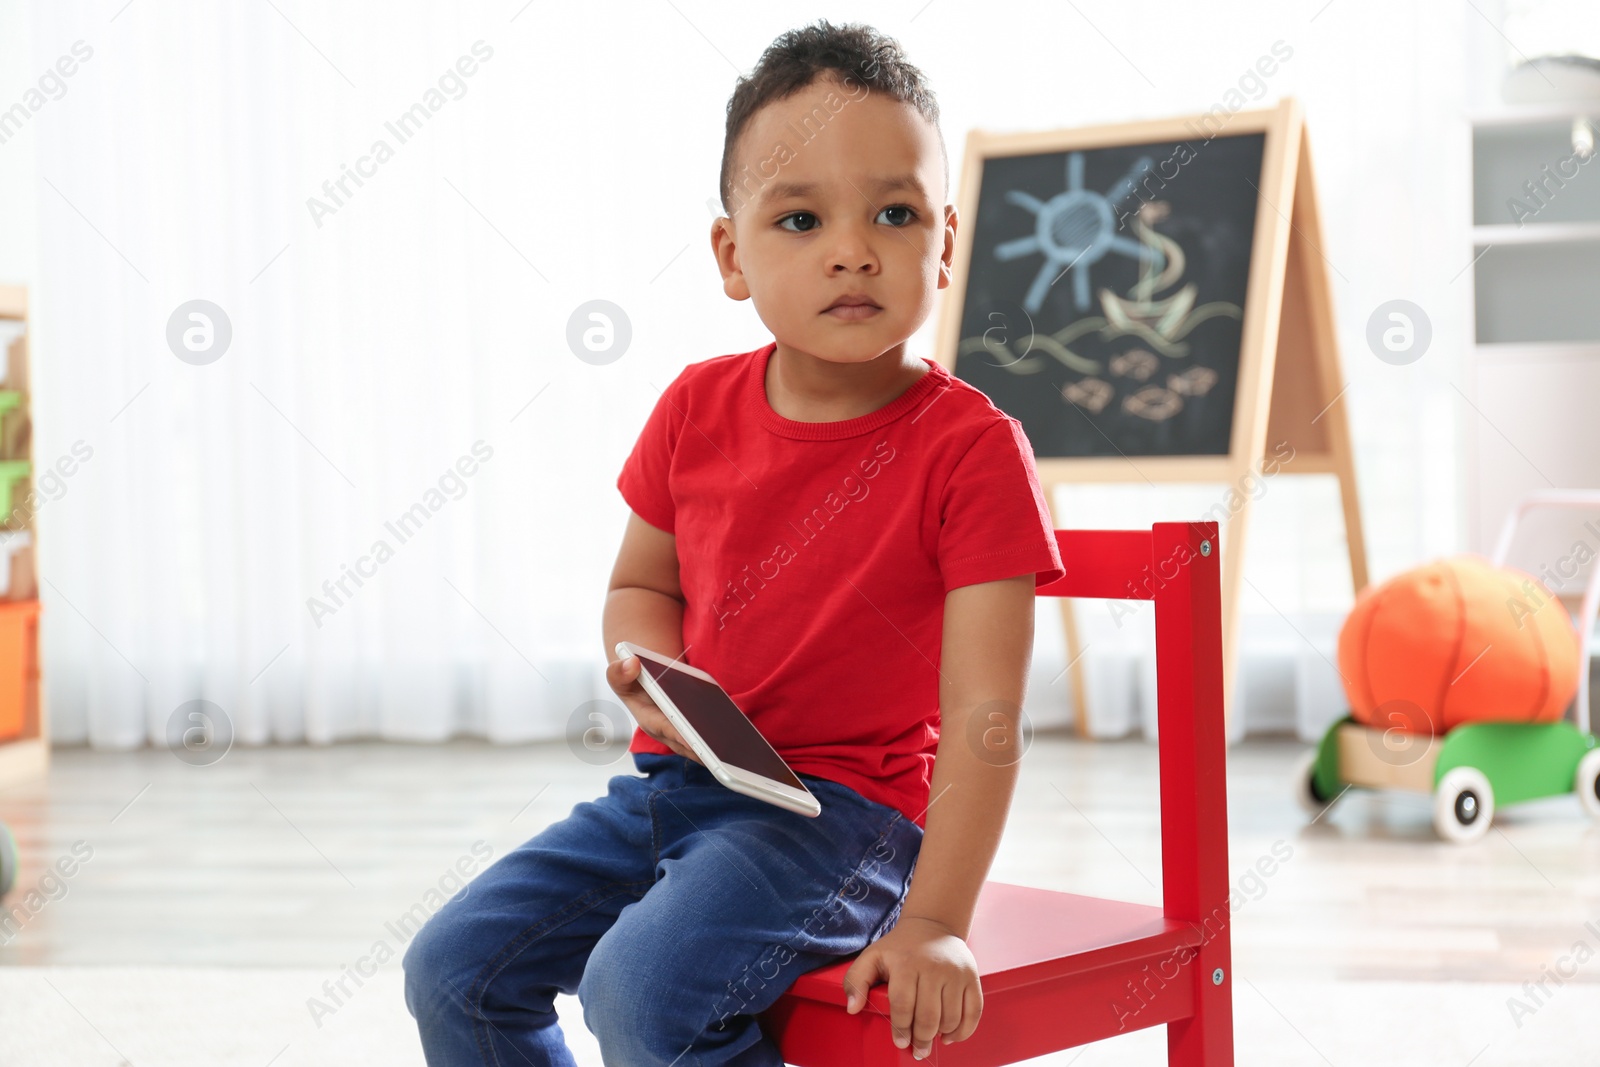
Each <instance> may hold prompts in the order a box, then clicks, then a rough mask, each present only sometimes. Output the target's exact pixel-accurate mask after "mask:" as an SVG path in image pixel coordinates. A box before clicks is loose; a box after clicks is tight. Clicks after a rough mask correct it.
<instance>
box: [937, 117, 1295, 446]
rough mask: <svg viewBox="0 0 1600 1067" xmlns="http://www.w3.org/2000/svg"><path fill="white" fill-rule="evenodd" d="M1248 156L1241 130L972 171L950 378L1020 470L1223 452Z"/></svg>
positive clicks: (1243, 280)
mask: <svg viewBox="0 0 1600 1067" xmlns="http://www.w3.org/2000/svg"><path fill="white" fill-rule="evenodd" d="M1264 147H1265V134H1264V133H1262V132H1250V133H1241V134H1231V135H1229V134H1221V135H1217V136H1213V137H1211V138H1210V139H1209V140H1207V139H1206V138H1205V137H1204V136H1196V137H1193V138H1191V139H1186V140H1169V141H1158V142H1152V143H1146V144H1119V145H1113V146H1103V147H1087V148H1079V149H1073V150H1070V151H1047V152H1041V153H1038V154H1023V155H1003V156H993V157H990V158H987V159H984V160H983V161H982V163H981V167H982V171H981V178H980V181H979V193H978V204H977V211H976V217H975V218H969V219H963V220H962V222H963V223H964V224H966V225H970V226H972V227H973V231H972V235H971V241H972V246H971V256H970V259H969V261H968V269H967V275H966V279H965V286H964V297H963V301H962V305H961V315H960V331H959V344H958V346H957V348H956V353H955V367H954V370H955V373H956V376H957V377H959V378H961V379H963V380H964V381H967V382H969V383H971V384H972V385H974V386H976V387H977V388H979V389H981V390H982V391H983V392H984V393H986V394H988V396H989V397H990V398H991V399H992V400H993V401H994V403H995V405H996V406H997V407H999V408H1001V409H1002V410H1003V411H1005V412H1007V413H1008V414H1010V415H1012V416H1014V417H1015V418H1016V419H1018V420H1019V421H1020V422H1021V423H1022V425H1023V428H1024V429H1025V430H1026V431H1027V434H1028V438H1029V440H1030V441H1031V442H1032V444H1033V449H1034V454H1035V455H1036V456H1038V457H1040V458H1047V457H1107V456H1110V457H1115V456H1127V457H1130V458H1136V457H1140V456H1219V455H1226V454H1227V453H1228V451H1229V444H1230V437H1231V434H1232V429H1233V415H1234V406H1235V402H1236V398H1237V396H1238V387H1239V364H1240V349H1241V339H1242V336H1243V332H1242V324H1243V321H1244V318H1243V316H1244V304H1245V291H1246V287H1247V283H1248V281H1249V277H1250V266H1251V264H1250V256H1251V247H1252V241H1253V238H1254V235H1255V226H1256V202H1257V189H1258V187H1259V186H1260V185H1261V183H1262V159H1263V153H1264ZM958 284H960V283H959V280H958Z"/></svg>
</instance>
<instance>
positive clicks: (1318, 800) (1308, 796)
mask: <svg viewBox="0 0 1600 1067" xmlns="http://www.w3.org/2000/svg"><path fill="white" fill-rule="evenodd" d="M1316 770H1317V750H1316V749H1312V750H1311V751H1310V752H1307V753H1306V754H1305V755H1304V756H1301V757H1300V759H1299V761H1298V762H1297V763H1295V765H1294V780H1293V781H1294V799H1295V802H1296V803H1298V804H1299V805H1300V810H1301V811H1303V812H1305V813H1306V814H1307V815H1309V816H1311V817H1312V818H1313V819H1314V818H1316V817H1317V816H1318V815H1321V814H1322V813H1323V812H1325V811H1327V810H1328V805H1329V804H1330V803H1332V802H1333V801H1334V800H1336V799H1338V798H1337V797H1325V796H1323V795H1322V794H1321V793H1320V792H1318V790H1317V779H1316Z"/></svg>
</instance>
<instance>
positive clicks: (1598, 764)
mask: <svg viewBox="0 0 1600 1067" xmlns="http://www.w3.org/2000/svg"><path fill="white" fill-rule="evenodd" d="M1573 788H1574V790H1575V791H1576V792H1577V794H1578V803H1580V804H1582V805H1583V810H1584V811H1586V812H1588V813H1589V814H1590V815H1591V816H1593V817H1594V818H1596V819H1600V748H1592V749H1590V750H1589V751H1588V752H1587V753H1586V754H1585V755H1584V757H1583V759H1581V760H1579V761H1578V778H1577V781H1576V782H1574V783H1573Z"/></svg>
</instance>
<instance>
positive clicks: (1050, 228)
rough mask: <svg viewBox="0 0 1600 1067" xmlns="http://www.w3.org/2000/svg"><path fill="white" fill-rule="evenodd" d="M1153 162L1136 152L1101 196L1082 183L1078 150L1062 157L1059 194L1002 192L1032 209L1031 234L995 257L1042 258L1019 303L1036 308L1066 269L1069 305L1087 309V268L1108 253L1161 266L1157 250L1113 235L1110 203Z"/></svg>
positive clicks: (1006, 245) (1128, 190) (998, 250)
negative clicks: (1134, 158) (1063, 185)
mask: <svg viewBox="0 0 1600 1067" xmlns="http://www.w3.org/2000/svg"><path fill="white" fill-rule="evenodd" d="M1153 165H1154V164H1153V163H1152V162H1151V160H1150V157H1149V156H1141V157H1140V158H1139V159H1138V160H1137V161H1136V162H1135V163H1134V164H1133V166H1132V167H1130V168H1129V169H1128V173H1127V174H1126V175H1125V176H1124V177H1123V179H1122V180H1121V181H1119V182H1117V183H1116V184H1115V185H1113V186H1112V187H1111V188H1110V189H1109V190H1107V191H1106V192H1105V193H1104V194H1101V193H1096V192H1092V191H1090V190H1087V189H1085V188H1084V187H1083V153H1082V152H1073V153H1071V154H1070V155H1068V156H1067V188H1066V191H1065V192H1061V193H1057V194H1056V195H1055V196H1053V197H1051V198H1050V199H1049V200H1040V199H1039V198H1038V197H1036V196H1033V195H1032V194H1030V193H1025V192H1023V191H1022V190H1021V189H1008V190H1007V191H1006V199H1007V200H1009V201H1011V202H1012V203H1013V204H1017V205H1019V206H1020V207H1024V208H1027V209H1028V210H1029V211H1032V212H1033V213H1034V219H1035V221H1034V231H1033V234H1032V236H1029V237H1019V238H1017V239H1015V240H1012V241H1006V242H1004V243H1003V244H1000V245H999V246H997V247H996V248H995V250H994V256H995V258H996V259H998V260H1001V261H1010V260H1013V259H1017V258H1020V257H1022V256H1027V255H1032V254H1033V253H1035V252H1038V253H1041V254H1042V255H1043V256H1044V262H1043V263H1042V264H1040V266H1039V273H1038V274H1037V275H1036V276H1035V277H1034V279H1033V284H1032V285H1030V286H1029V287H1028V295H1027V296H1026V297H1024V298H1023V301H1022V306H1023V307H1025V308H1027V309H1028V311H1030V312H1037V311H1038V310H1039V308H1040V307H1041V306H1042V305H1043V304H1044V298H1045V294H1046V293H1048V292H1049V291H1050V287H1051V286H1052V285H1054V284H1055V281H1056V279H1057V278H1059V277H1060V276H1061V275H1062V274H1065V273H1067V272H1068V271H1070V272H1071V273H1072V299H1073V303H1075V304H1076V305H1077V307H1078V310H1079V311H1087V310H1089V268H1090V267H1092V266H1094V265H1095V264H1096V263H1098V262H1099V261H1100V260H1101V259H1103V258H1105V256H1106V254H1107V253H1109V252H1118V253H1121V254H1122V255H1124V256H1128V257H1129V258H1132V259H1141V260H1143V259H1149V258H1154V259H1156V260H1157V261H1158V262H1157V265H1156V266H1157V269H1160V268H1161V267H1162V266H1164V264H1162V263H1160V262H1159V260H1160V259H1161V253H1160V251H1159V250H1158V249H1153V248H1151V247H1150V246H1149V245H1146V244H1141V243H1140V242H1138V241H1135V240H1133V239H1132V238H1131V237H1126V236H1119V235H1118V234H1117V233H1116V229H1117V224H1116V211H1115V208H1116V206H1117V205H1118V204H1120V203H1121V202H1122V200H1123V199H1124V198H1125V197H1127V195H1128V194H1129V193H1131V192H1133V189H1134V187H1135V186H1136V185H1138V183H1139V180H1140V179H1141V178H1143V177H1144V176H1145V174H1146V173H1148V172H1149V170H1150V168H1151V167H1152V166H1153Z"/></svg>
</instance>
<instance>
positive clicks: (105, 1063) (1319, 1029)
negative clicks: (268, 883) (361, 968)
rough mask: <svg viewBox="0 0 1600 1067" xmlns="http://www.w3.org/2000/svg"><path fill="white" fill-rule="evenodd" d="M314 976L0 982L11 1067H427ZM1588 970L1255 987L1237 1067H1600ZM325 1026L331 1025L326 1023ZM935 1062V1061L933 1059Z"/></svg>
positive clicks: (227, 974) (1145, 1048) (570, 1026)
mask: <svg viewBox="0 0 1600 1067" xmlns="http://www.w3.org/2000/svg"><path fill="white" fill-rule="evenodd" d="M337 977H338V976H337V974H334V973H331V972H327V971H317V970H212V969H199V968H128V967H10V968H5V969H0V1064H6V1065H12V1064H16V1065H26V1067H312V1065H329V1067H332V1065H336V1064H337V1065H339V1067H347V1065H350V1064H362V1065H365V1064H378V1065H383V1067H423V1059H422V1052H421V1048H420V1046H419V1045H418V1042H417V1036H416V1028H415V1025H414V1023H413V1022H412V1019H411V1016H410V1015H409V1014H408V1013H407V1012H406V1008H405V1003H404V1001H403V1000H402V999H401V975H400V971H399V968H398V966H395V965H392V964H391V965H389V966H387V967H385V968H383V969H382V970H380V971H379V972H378V974H376V975H374V976H373V977H371V978H368V979H366V980H365V982H364V984H363V985H362V986H361V987H360V988H359V989H352V993H353V995H351V996H350V997H349V998H347V999H344V1001H343V1003H342V1004H341V1005H339V1006H337V1007H336V1008H335V1010H334V1011H333V1013H332V1014H331V1015H328V1014H324V1015H322V1016H321V1017H320V1019H314V1018H313V1014H312V1011H311V1010H310V1008H308V1001H310V1000H311V998H313V997H317V998H320V999H321V1000H322V1001H323V1003H324V1004H328V1003H331V1001H329V1000H328V998H327V997H326V996H325V994H324V993H323V989H322V986H323V983H324V982H325V981H327V980H329V979H331V978H337ZM1595 977H1596V976H1595V975H1594V974H1592V973H1589V972H1588V971H1587V969H1585V970H1581V971H1580V972H1579V973H1578V975H1577V976H1576V977H1575V978H1574V979H1573V980H1570V981H1568V982H1567V983H1566V984H1565V985H1562V986H1560V987H1554V986H1551V987H1548V991H1549V993H1550V995H1549V997H1548V998H1546V999H1545V1000H1544V1003H1543V1005H1542V1006H1538V1007H1537V1010H1535V1011H1534V1012H1533V1014H1531V1015H1524V1016H1523V1017H1522V1018H1521V1020H1520V1022H1521V1026H1520V1027H1519V1026H1518V1025H1517V1020H1516V1019H1514V1018H1513V1017H1512V1014H1511V1012H1510V1010H1509V1009H1508V1007H1507V998H1509V997H1513V996H1515V997H1518V998H1521V999H1523V1000H1524V1002H1525V1003H1528V1004H1530V1005H1532V1001H1530V1000H1528V999H1527V995H1526V994H1525V993H1524V991H1523V990H1521V989H1520V988H1516V987H1512V986H1507V985H1488V984H1477V983H1448V984H1426V985H1418V984H1403V983H1393V982H1371V983H1359V982H1345V983H1331V982H1328V983H1307V982H1289V981H1282V982H1270V981H1265V982H1254V983H1248V982H1247V983H1245V984H1243V985H1241V986H1240V987H1237V988H1236V989H1235V992H1234V1011H1235V1047H1236V1049H1237V1052H1236V1057H1235V1062H1236V1063H1237V1064H1238V1065H1239V1067H1301V1065H1304V1067H1330V1065H1332V1067H1386V1065H1394V1067H1424V1065H1434V1064H1437V1065H1439V1067H1468V1065H1469V1064H1470V1065H1471V1067H1511V1065H1524V1064H1526V1065H1529V1067H1533V1065H1538V1067H1568V1065H1571V1067H1580V1065H1581V1067H1594V1064H1596V1063H1600V1029H1597V1028H1596V1025H1595V1019H1596V1018H1600V984H1597V983H1596V982H1595ZM557 1009H558V1011H559V1012H560V1014H561V1016H562V1018H563V1019H564V1020H566V1022H564V1023H563V1028H564V1030H565V1031H566V1033H567V1037H568V1042H569V1044H571V1046H572V1049H573V1053H574V1055H575V1056H576V1057H577V1060H578V1062H579V1063H580V1064H582V1065H583V1067H601V1061H600V1056H599V1050H598V1048H597V1046H596V1045H595V1043H594V1040H593V1038H592V1037H591V1036H590V1035H589V1033H588V1031H587V1030H585V1029H584V1027H583V1022H582V1017H581V1015H580V1014H579V1006H578V1003H577V1001H576V1000H575V999H573V998H570V997H562V998H560V999H559V1001H558V1003H557ZM319 1022H320V1025H318V1023H319ZM928 1062H930V1063H932V1062H934V1061H933V1060H931V1059H930V1060H929V1061H928ZM1030 1062H1031V1063H1033V1064H1036V1065H1039V1067H1044V1065H1049V1067H1065V1065H1067V1064H1076V1065H1077V1067H1123V1065H1126V1067H1159V1065H1161V1064H1165V1063H1166V1036H1165V1031H1164V1030H1163V1029H1162V1028H1160V1027H1157V1028H1155V1029H1153V1030H1143V1031H1138V1032H1135V1033H1132V1034H1129V1035H1127V1036H1125V1037H1120V1038H1117V1039H1115V1040H1113V1041H1107V1042H1102V1043H1100V1044H1098V1045H1092V1046H1088V1047H1086V1048H1082V1049H1076V1050H1073V1051H1069V1052H1063V1053H1058V1054H1056V1055H1053V1056H1048V1057H1045V1058H1042V1059H1039V1060H1034V1061H1030Z"/></svg>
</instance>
